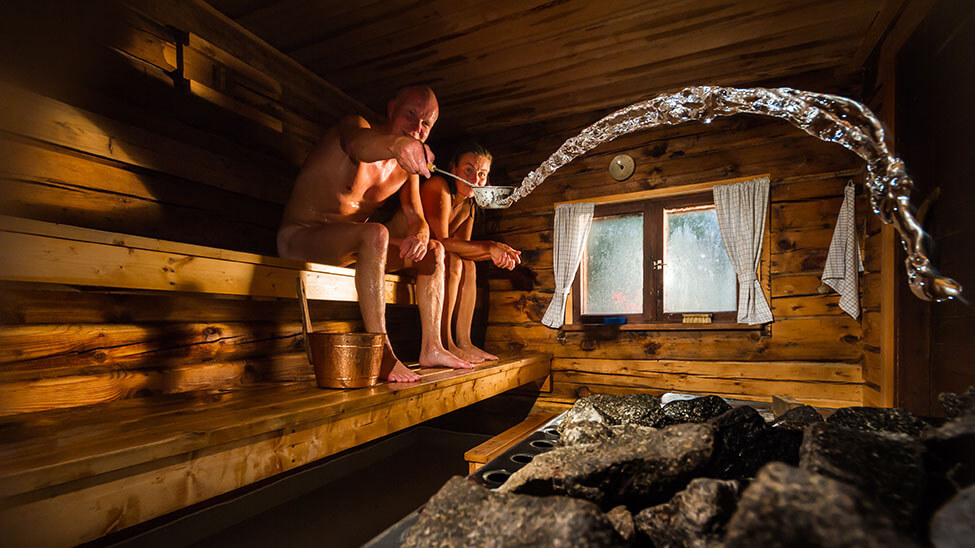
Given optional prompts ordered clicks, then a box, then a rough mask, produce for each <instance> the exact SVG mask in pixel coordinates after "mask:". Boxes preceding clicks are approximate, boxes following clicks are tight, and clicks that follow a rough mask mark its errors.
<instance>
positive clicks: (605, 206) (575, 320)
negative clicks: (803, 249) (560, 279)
mask: <svg viewBox="0 0 975 548" xmlns="http://www.w3.org/2000/svg"><path fill="white" fill-rule="evenodd" d="M764 176H768V175H764ZM760 177H763V175H754V176H749V177H739V178H735V179H730V180H722V181H714V182H708V183H700V184H693V185H686V186H685V187H676V188H667V189H657V190H649V191H641V192H635V193H630V194H619V195H612V196H604V197H600V198H593V199H589V200H575V201H576V202H585V201H589V202H594V203H595V211H594V214H593V219H594V220H595V219H597V218H599V217H607V216H612V215H622V214H627V213H640V212H642V213H643V238H644V258H643V268H644V287H643V298H644V313H643V314H625V315H620V314H601V315H588V314H587V315H582V314H581V304H582V303H581V301H582V292H581V289H582V279H583V276H584V274H585V270H584V269H585V255H583V261H582V262H581V263H580V265H579V271H578V272H577V273H576V276H575V280H574V281H573V282H572V288H571V290H570V293H569V301H570V302H569V303H567V306H566V318H565V325H564V329H568V330H580V329H584V328H586V327H592V326H596V325H603V319H604V318H606V317H619V316H624V317H625V318H626V324H623V325H621V326H618V328H619V329H622V330H658V329H682V330H708V329H752V330H761V329H762V328H763V326H762V325H754V326H752V325H747V324H739V323H738V322H737V318H738V312H737V310H735V311H730V312H714V313H710V314H711V323H709V324H685V323H683V317H684V314H683V313H670V314H664V313H663V303H662V298H663V295H662V291H663V275H662V274H663V269H662V267H661V268H660V269H659V270H658V269H654V268H653V261H654V258H656V257H659V258H660V260H661V261H662V260H663V256H662V255H663V234H662V231H661V230H658V229H657V228H656V227H662V225H663V210H664V209H673V208H677V207H691V206H693V205H697V204H704V203H708V204H714V198H713V187H714V186H715V185H722V184H730V183H736V182H741V181H748V180H752V179H756V178H760ZM771 210H772V208H771V200H770V202H769V204H768V207H767V210H766V219H765V231H764V234H763V241H762V251H761V257H760V262H759V268H758V280H759V284H760V285H761V286H762V290H763V292H764V293H765V296H766V299H769V297H770V294H771V287H770V278H771V272H770V264H771V249H770V247H771V228H770V220H771V218H770V217H771ZM655 232H656V233H657V234H654V233H655ZM647 249H649V251H650V252H649V253H647ZM737 291H738V289H737V288H736V301H737ZM769 302H770V303H771V300H769ZM648 303H652V307H649V308H652V311H650V312H648V306H647V305H648Z"/></svg>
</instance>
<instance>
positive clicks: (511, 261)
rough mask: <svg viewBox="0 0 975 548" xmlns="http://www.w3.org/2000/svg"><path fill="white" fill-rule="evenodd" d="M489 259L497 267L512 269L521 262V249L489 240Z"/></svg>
mask: <svg viewBox="0 0 975 548" xmlns="http://www.w3.org/2000/svg"><path fill="white" fill-rule="evenodd" d="M491 261H492V262H494V264H495V266H497V267H498V268H503V269H505V270H514V268H515V266H517V265H520V264H521V251H518V250H517V249H514V248H512V247H510V246H507V245H505V244H503V243H501V242H491Z"/></svg>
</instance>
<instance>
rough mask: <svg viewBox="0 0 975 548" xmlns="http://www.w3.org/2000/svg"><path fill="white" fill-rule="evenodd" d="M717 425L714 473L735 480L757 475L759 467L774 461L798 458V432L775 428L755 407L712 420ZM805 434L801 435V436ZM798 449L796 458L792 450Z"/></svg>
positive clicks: (712, 471)
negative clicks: (772, 427) (770, 425)
mask: <svg viewBox="0 0 975 548" xmlns="http://www.w3.org/2000/svg"><path fill="white" fill-rule="evenodd" d="M709 423H710V424H711V426H713V427H714V432H715V434H714V438H715V442H714V457H713V458H712V459H711V465H710V467H709V468H710V475H711V476H713V477H718V478H724V479H733V478H747V477H754V475H755V473H756V472H758V469H759V468H761V467H762V466H764V465H765V464H766V463H767V462H769V461H772V460H794V459H797V458H798V448H799V444H798V443H797V441H796V440H795V439H793V438H795V437H796V434H795V433H793V432H789V431H785V430H773V429H771V428H770V427H769V426H768V424H766V423H765V419H763V418H762V416H761V415H759V414H758V411H756V410H755V409H754V408H752V407H748V406H747V405H743V406H741V407H736V408H734V409H732V410H730V411H728V412H727V413H724V414H722V415H720V416H718V417H715V418H714V419H711V421H709ZM800 437H801V435H800ZM792 451H795V452H796V456H795V457H793V456H792V454H791V452H792Z"/></svg>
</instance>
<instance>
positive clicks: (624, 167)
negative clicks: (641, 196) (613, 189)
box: [609, 154, 636, 181]
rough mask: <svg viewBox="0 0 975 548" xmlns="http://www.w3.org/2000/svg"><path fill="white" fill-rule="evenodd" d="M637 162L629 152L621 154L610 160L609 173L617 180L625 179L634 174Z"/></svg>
mask: <svg viewBox="0 0 975 548" xmlns="http://www.w3.org/2000/svg"><path fill="white" fill-rule="evenodd" d="M635 166H636V164H635V163H634V162H633V157H632V156H630V155H629V154H619V155H617V156H616V157H615V158H613V159H612V160H611V161H610V162H609V175H610V177H612V178H613V179H616V180H617V181H625V180H627V179H629V178H630V175H633V168H634V167H635Z"/></svg>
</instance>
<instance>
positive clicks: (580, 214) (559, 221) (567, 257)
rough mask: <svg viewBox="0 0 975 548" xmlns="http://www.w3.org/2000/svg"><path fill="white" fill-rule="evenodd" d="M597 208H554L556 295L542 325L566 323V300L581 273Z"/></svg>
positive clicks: (584, 205) (559, 206)
mask: <svg viewBox="0 0 975 548" xmlns="http://www.w3.org/2000/svg"><path fill="white" fill-rule="evenodd" d="M593 209H594V205H593V204H591V203H584V204H559V205H558V206H556V207H555V243H554V247H555V254H554V255H553V257H552V262H553V263H554V265H553V266H554V267H555V295H553V296H552V302H551V303H550V304H549V305H548V310H546V311H545V316H544V317H543V318H542V323H543V324H545V325H546V326H548V327H551V328H553V329H558V328H560V327H562V324H563V323H565V300H566V298H568V296H569V289H570V288H571V287H572V280H574V279H575V277H576V272H577V271H578V270H579V262H580V261H581V260H582V251H583V250H584V249H585V247H586V241H587V240H588V239H589V228H590V227H591V226H592V212H593Z"/></svg>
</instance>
